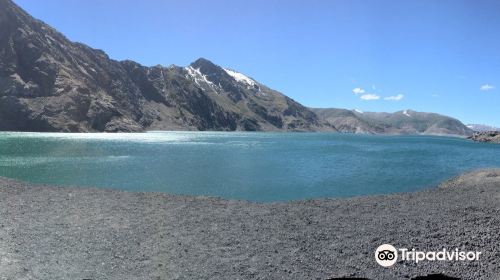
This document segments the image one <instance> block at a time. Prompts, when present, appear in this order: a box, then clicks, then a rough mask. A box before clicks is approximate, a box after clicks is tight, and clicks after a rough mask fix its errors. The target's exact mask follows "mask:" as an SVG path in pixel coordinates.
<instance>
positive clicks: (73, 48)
mask: <svg viewBox="0 0 500 280" xmlns="http://www.w3.org/2000/svg"><path fill="white" fill-rule="evenodd" d="M158 129H163V130H227V131H231V130H246V131H256V130H266V131H273V130H284V131H313V130H325V129H326V130H334V128H332V127H331V126H329V125H328V124H326V125H325V124H321V123H320V121H319V119H318V117H317V116H316V115H315V114H314V113H313V112H311V111H310V110H309V109H308V108H306V107H304V106H302V105H301V104H299V103H297V102H296V101H294V100H292V99H291V98H288V97H287V96H285V95H283V94H281V93H279V92H277V91H274V90H272V89H270V88H268V87H266V86H264V85H262V84H260V83H258V82H257V81H255V80H254V79H252V78H249V77H247V76H245V75H243V74H241V73H238V72H236V71H234V70H230V69H224V68H222V67H220V66H217V65H215V64H213V63H212V62H210V61H208V60H206V59H198V60H196V61H195V62H193V63H192V64H191V65H189V66H188V67H178V66H170V67H163V66H154V67H146V66H143V65H140V64H138V63H136V62H133V61H115V60H112V59H110V58H109V57H108V56H107V55H106V54H105V53H104V52H103V51H101V50H96V49H93V48H90V47H88V46H86V45H84V44H81V43H75V42H71V41H70V40H68V39H67V38H66V37H65V36H63V35H62V34H61V33H59V32H57V31H56V30H54V29H53V28H51V27H50V26H48V25H47V24H45V23H43V22H42V21H39V20H36V19H34V18H32V17H31V16H30V15H29V14H27V13H26V12H25V11H23V10H22V9H21V8H20V7H18V6H17V5H15V4H14V3H13V2H12V1H10V0H0V130H17V131H75V132H76V131H79V132H85V131H110V132H113V131H142V130H158Z"/></svg>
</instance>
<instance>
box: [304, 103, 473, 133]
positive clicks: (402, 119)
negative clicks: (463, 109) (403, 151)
mask: <svg viewBox="0 0 500 280" xmlns="http://www.w3.org/2000/svg"><path fill="white" fill-rule="evenodd" d="M311 110H312V111H313V112H315V113H316V114H317V115H318V117H319V118H320V119H321V120H323V121H325V122H327V123H329V124H330V125H332V126H334V127H335V128H337V129H338V130H339V131H341V132H346V133H367V134H422V135H457V136H469V135H472V130H471V129H469V128H468V127H466V126H465V125H464V124H462V123H461V122H460V121H459V120H456V119H453V118H450V117H447V116H443V115H439V114H434V113H423V112H416V111H412V110H404V111H398V112H395V113H374V112H361V111H359V110H345V109H311Z"/></svg>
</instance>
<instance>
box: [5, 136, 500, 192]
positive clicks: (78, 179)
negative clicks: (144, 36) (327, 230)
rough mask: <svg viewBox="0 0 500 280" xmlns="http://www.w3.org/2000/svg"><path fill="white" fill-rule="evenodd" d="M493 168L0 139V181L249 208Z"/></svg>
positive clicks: (212, 141)
mask: <svg viewBox="0 0 500 280" xmlns="http://www.w3.org/2000/svg"><path fill="white" fill-rule="evenodd" d="M481 167H500V145H495V144H485V143H473V142H470V141H468V140H465V139H460V138H451V137H431V136H373V135H352V134H336V133H249V132H227V133H226V132H148V133H136V134H125V133H118V134H107V133H101V134H99V133H89V134H83V133H76V134H70V133H20V132H1V133H0V176H5V177H9V178H15V179H20V180H24V181H29V182H34V183H48V184H54V185H71V186H75V187H83V186H90V187H99V188H115V189H121V190H127V191H141V192H142V191H145V192H166V193H171V194H187V195H208V196H219V197H224V198H231V199H244V200H251V201H288V200H298V199H309V198H323V197H330V198H332V197H349V196H357V195H371V194H388V193H396V192H408V191H416V190H420V189H424V188H429V187H434V186H435V185H436V184H438V183H439V182H441V181H443V180H445V179H447V178H450V177H452V176H455V175H457V174H459V173H461V172H464V171H467V170H471V169H475V168H481Z"/></svg>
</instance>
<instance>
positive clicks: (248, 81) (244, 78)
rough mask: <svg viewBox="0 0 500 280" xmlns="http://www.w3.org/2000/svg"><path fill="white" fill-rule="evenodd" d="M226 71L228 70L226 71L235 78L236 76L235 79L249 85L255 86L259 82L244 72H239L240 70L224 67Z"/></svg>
mask: <svg viewBox="0 0 500 280" xmlns="http://www.w3.org/2000/svg"><path fill="white" fill-rule="evenodd" d="M224 71H226V73H227V74H228V75H229V76H231V77H233V78H234V79H235V80H236V81H237V82H238V83H244V84H247V85H249V86H252V87H253V86H255V85H256V84H257V83H256V82H255V81H254V80H252V79H251V78H249V77H247V76H245V75H243V74H241V73H238V72H236V71H233V70H231V69H226V68H224Z"/></svg>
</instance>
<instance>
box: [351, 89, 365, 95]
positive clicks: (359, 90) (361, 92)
mask: <svg viewBox="0 0 500 280" xmlns="http://www.w3.org/2000/svg"><path fill="white" fill-rule="evenodd" d="M352 93H354V94H355V95H358V94H363V93H365V90H364V89H362V88H359V87H357V88H354V89H353V90H352Z"/></svg>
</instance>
